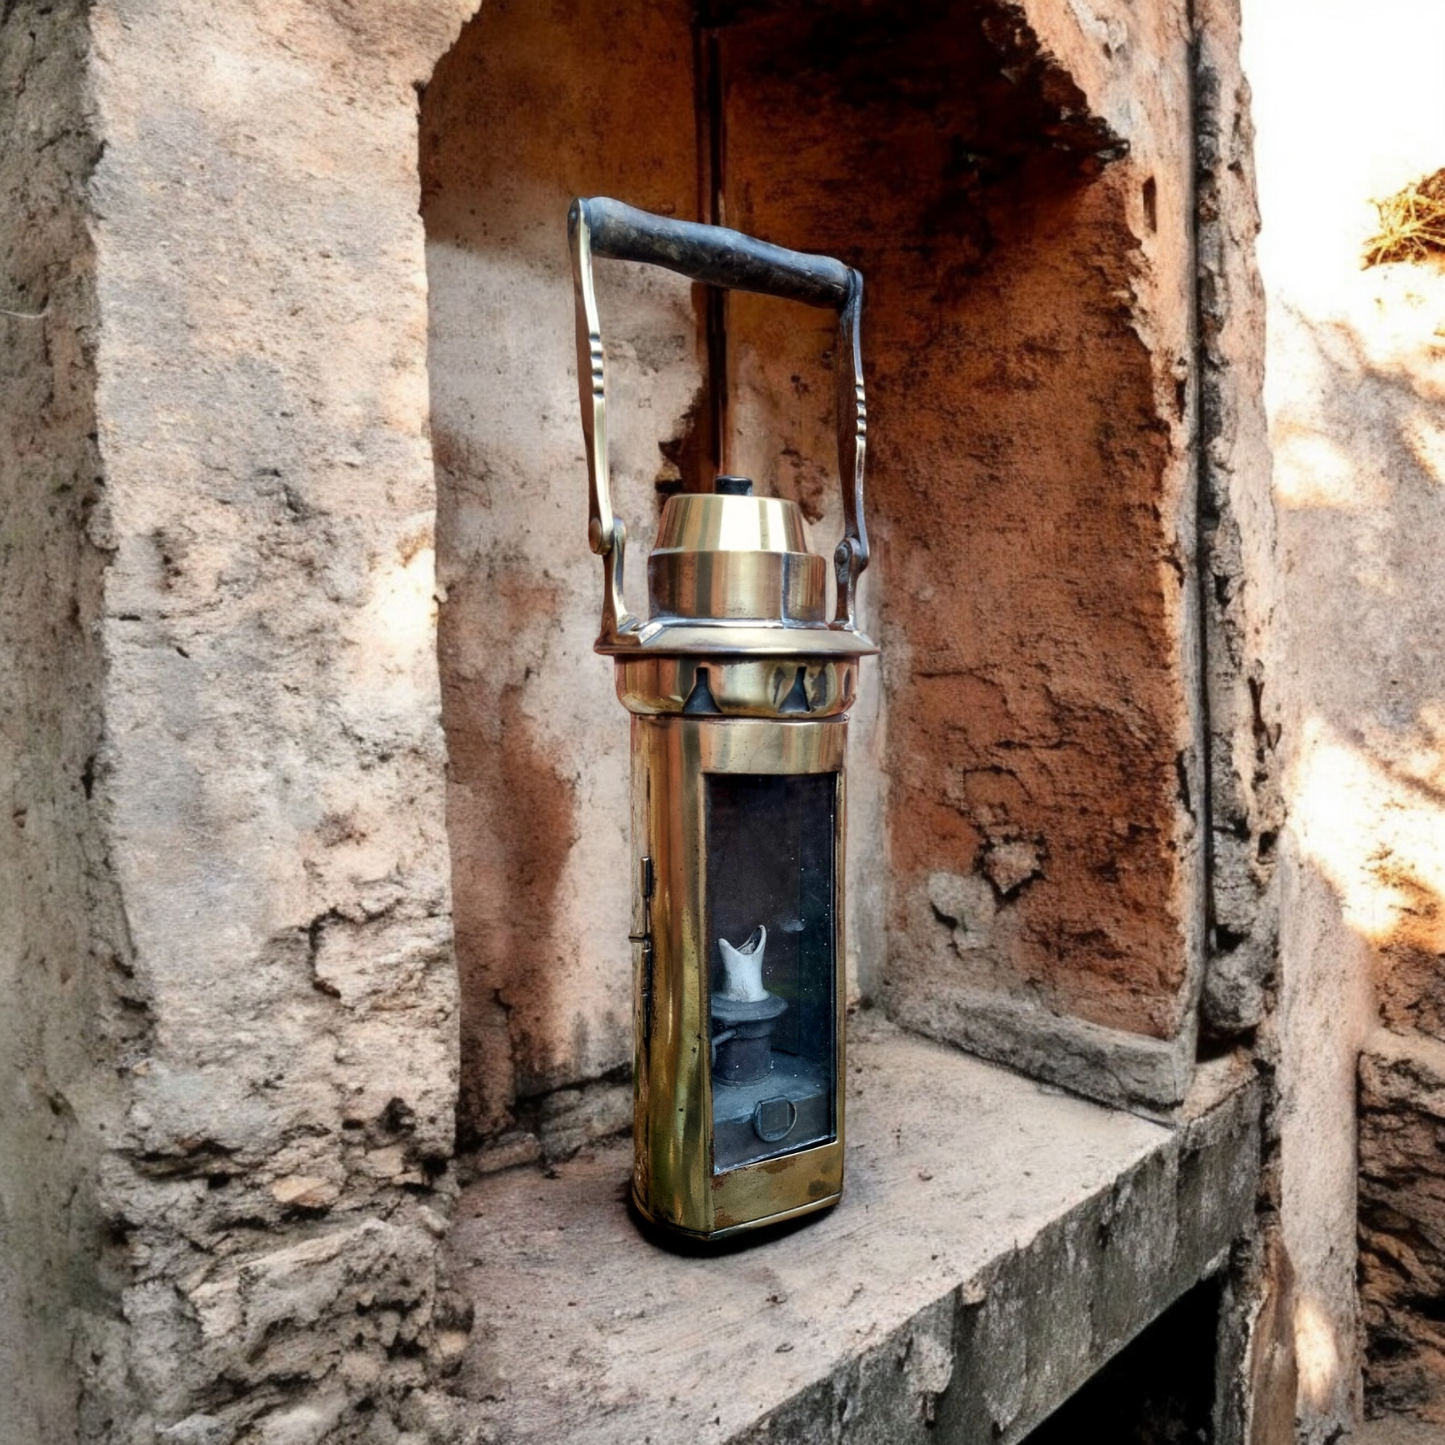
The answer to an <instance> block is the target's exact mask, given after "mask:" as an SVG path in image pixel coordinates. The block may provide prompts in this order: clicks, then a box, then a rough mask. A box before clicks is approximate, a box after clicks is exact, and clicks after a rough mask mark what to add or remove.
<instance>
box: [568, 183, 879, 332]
mask: <svg viewBox="0 0 1445 1445" xmlns="http://www.w3.org/2000/svg"><path fill="white" fill-rule="evenodd" d="M572 210H573V215H572V217H571V218H569V219H571V220H572V222H573V224H574V225H575V224H576V217H577V215H578V213H579V212H580V213H581V214H582V215H585V217H586V219H587V225H588V229H589V230H590V231H591V234H592V253H593V255H596V256H610V257H611V258H612V259H613V260H614V261H648V262H650V263H651V264H652V265H654V266H664V267H666V268H667V269H668V270H669V271H680V272H681V273H682V274H683V275H684V276H688V277H691V278H692V280H694V281H701V282H703V283H704V284H705V285H708V286H726V287H728V288H729V289H730V290H733V291H755V292H757V293H758V294H759V295H762V296H778V297H781V298H782V299H784V300H786V301H802V302H804V303H806V304H807V305H809V306H829V307H832V308H833V309H834V310H835V311H840V310H842V308H843V306H844V304H845V303H846V302H847V300H848V295H849V290H850V284H851V283H850V280H849V277H850V274H851V273H850V272H849V269H848V267H846V266H845V265H844V264H843V263H842V262H841V261H835V260H833V259H832V258H831V257H829V256H810V255H808V254H807V253H806V252H804V251H789V250H788V249H787V248H786V247H784V246H774V245H772V244H770V243H769V242H767V241H757V240H754V239H753V237H751V236H745V235H743V233H742V232H741V231H730V230H728V229H727V227H725V226H704V225H701V224H699V223H698V222H696V221H673V220H669V219H668V218H667V217H666V216H654V215H653V214H652V213H651V212H650V211H639V210H638V209H637V208H636V207H635V206H627V205H624V204H623V203H622V202H621V201H613V200H609V199H608V198H607V197H606V196H594V197H593V198H592V199H591V200H577V201H574V202H573V206H572Z"/></svg>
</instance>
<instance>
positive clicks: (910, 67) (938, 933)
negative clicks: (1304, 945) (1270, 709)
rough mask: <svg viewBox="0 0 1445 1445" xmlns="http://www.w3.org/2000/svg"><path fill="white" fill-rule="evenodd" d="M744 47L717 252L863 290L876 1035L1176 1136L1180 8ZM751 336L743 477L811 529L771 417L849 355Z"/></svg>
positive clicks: (796, 12) (1044, 13)
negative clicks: (880, 828) (1010, 1066)
mask: <svg viewBox="0 0 1445 1445" xmlns="http://www.w3.org/2000/svg"><path fill="white" fill-rule="evenodd" d="M733 19H736V23H735V24H734V23H732V20H733ZM724 20H725V22H726V23H724V24H723V26H722V28H721V29H720V30H719V45H720V55H721V63H722V67H723V75H724V83H725V87H726V90H725V93H726V95H727V97H728V100H729V104H730V107H731V109H730V112H729V121H728V126H727V131H726V148H725V154H724V161H723V165H724V178H725V184H724V192H725V195H726V197H727V198H728V202H729V210H728V219H729V220H730V221H731V222H733V223H735V224H739V225H742V226H743V227H745V228H749V229H753V230H756V231H758V232H760V233H762V234H766V235H769V236H772V237H775V238H777V239H778V240H780V241H783V242H785V243H787V244H792V245H804V244H808V245H821V246H822V247H823V248H824V249H826V250H829V251H832V252H835V253H837V254H840V255H843V256H846V257H848V258H849V259H850V260H854V261H856V262H857V263H858V264H859V265H860V266H861V268H862V269H863V271H864V273H865V275H866V277H867V278H868V288H869V289H868V299H867V304H866V314H867V323H866V344H867V346H868V349H869V354H870V355H871V356H872V357H874V358H875V359H874V363H873V368H872V376H871V380H870V418H869V421H870V443H869V444H870V467H871V481H870V496H871V508H872V510H871V522H870V526H871V529H872V537H873V541H874V547H875V563H874V568H875V570H874V572H872V573H870V585H871V586H872V587H873V588H874V589H875V594H874V595H875V598H876V603H875V605H876V607H877V610H878V615H879V617H880V640H881V642H882V644H883V647H884V657H883V671H884V680H885V698H886V714H887V733H886V738H887V741H886V747H885V749H884V756H885V758H886V767H887V778H888V786H887V813H886V817H887V825H888V849H889V852H888V859H889V865H890V878H889V885H888V895H889V896H888V900H887V901H888V923H889V938H888V945H887V947H888V962H887V967H886V972H885V974H884V978H883V988H882V998H883V1000H884V1002H885V1006H886V1007H887V1008H888V1009H889V1010H890V1012H891V1013H892V1014H893V1015H894V1016H895V1017H897V1018H899V1019H901V1020H903V1021H904V1022H906V1023H908V1024H909V1025H910V1026H913V1027H917V1028H921V1029H923V1030H925V1031H927V1032H929V1033H932V1034H935V1035H936V1036H939V1037H943V1038H949V1039H952V1040H954V1041H956V1042H960V1043H963V1044H965V1045H966V1046H967V1047H969V1048H973V1049H976V1050H979V1051H981V1052H983V1053H985V1054H987V1055H989V1056H991V1057H995V1058H1003V1059H1008V1060H1010V1061H1012V1062H1015V1063H1018V1064H1021V1065H1022V1066H1023V1067H1026V1068H1028V1069H1030V1070H1031V1071H1037V1072H1040V1073H1042V1074H1044V1075H1045V1076H1048V1077H1053V1078H1056V1079H1059V1080H1060V1081H1062V1082H1066V1083H1068V1084H1069V1085H1070V1086H1071V1087H1075V1088H1079V1089H1082V1090H1083V1091H1085V1092H1091V1093H1094V1094H1095V1095H1097V1096H1100V1097H1105V1098H1113V1099H1128V1100H1131V1101H1134V1102H1147V1103H1150V1104H1153V1105H1156V1106H1158V1105H1168V1104H1172V1103H1175V1102H1177V1100H1178V1099H1179V1098H1180V1097H1181V1096H1182V1093H1183V1090H1184V1088H1185V1085H1186V1083H1187V1079H1188V1074H1189V1069H1190V1067H1191V1065H1192V1059H1193V1043H1194V1033H1193V1030H1194V1020H1195V1014H1194V1002H1195V998H1196V996H1197V989H1198V986H1199V981H1200V973H1201V964H1202V958H1203V938H1202V926H1201V925H1202V918H1203V898H1202V894H1201V888H1200V879H1201V874H1200V859H1201V852H1200V843H1201V839H1200V835H1199V832H1198V830H1197V827H1196V822H1195V810H1196V809H1197V807H1198V804H1199V799H1200V796H1201V788H1202V762H1201V749H1200V742H1201V738H1200V736H1199V731H1198V730H1199V727H1200V718H1199V715H1198V713H1197V710H1196V709H1195V708H1194V706H1193V704H1192V702H1191V698H1192V697H1193V694H1194V689H1195V687H1196V686H1197V676H1198V642H1197V633H1196V624H1195V611H1196V596H1195V590H1194V585H1195V584H1194V576H1193V570H1192V569H1193V536H1194V491H1193V477H1192V466H1191V461H1190V453H1189V441H1190V436H1191V426H1192V416H1193V403H1192V396H1193V381H1194V374H1193V357H1192V336H1191V308H1190V307H1189V305H1188V304H1187V302H1182V301H1181V296H1182V297H1188V296H1189V295H1190V294H1191V293H1192V287H1193V260H1192V251H1191V245H1190V225H1189V217H1190V207H1191V197H1192V166H1191V153H1192V143H1191V132H1190V112H1189V101H1188V69H1189V67H1188V41H1189V36H1188V33H1187V30H1186V27H1185V16H1184V8H1183V7H1182V6H1179V7H1174V6H1169V5H1163V6H1152V7H1149V8H1148V9H1147V10H1142V9H1136V8H1130V7H1095V8H1092V9H1090V8H1085V7H1074V9H1073V10H1072V11H1070V12H1068V13H1065V12H1063V11H1062V10H1061V9H1060V8H1059V7H1052V6H1038V7H1033V6H1022V7H1017V6H993V5H968V6H965V5H958V4H954V5H943V4H937V5H928V6H922V7H911V8H910V9H909V10H908V12H907V13H906V15H905V14H902V13H898V12H890V13H889V14H887V15H886V16H885V15H882V14H872V15H870V16H868V17H867V18H866V19H863V20H858V19H856V18H855V19H852V20H850V22H849V23H847V24H839V23H837V22H836V21H834V20H833V19H832V18H831V17H829V16H828V15H827V14H826V12H825V11H821V10H818V9H813V8H809V7H801V8H792V9H789V8H786V7H773V6H767V7H749V8H748V9H746V10H744V11H742V12H740V15H739V16H738V17H730V16H729V15H725V16H724ZM781 135H786V136H788V137H789V144H788V145H787V146H786V147H779V146H778V145H777V137H778V136H781ZM729 337H730V342H733V343H734V344H735V345H736V347H737V349H738V350H739V352H740V353H741V354H742V355H743V357H744V362H743V365H742V367H741V368H740V371H741V380H740V383H739V388H738V389H739V391H740V392H741V394H742V396H743V399H744V401H745V402H746V403H747V405H746V406H745V407H741V408H740V412H741V422H740V432H741V435H740V437H739V449H740V450H741V451H743V452H744V453H747V452H752V453H754V454H755V453H757V451H758V450H759V445H758V442H757V437H758V435H759V434H760V435H762V436H763V437H768V436H776V435H782V436H783V437H784V438H785V439H786V445H785V447H784V450H783V457H784V464H783V465H782V466H778V465H777V464H774V472H775V474H776V475H777V476H778V478H779V484H780V485H781V486H783V487H784V488H786V489H788V490H790V491H792V492H793V493H794V494H796V495H798V496H799V497H800V499H801V500H802V501H803V503H804V505H805V506H807V505H809V503H810V502H813V501H814V499H816V498H817V497H818V496H819V495H820V494H821V491H822V488H821V484H820V480H819V478H818V477H817V476H816V475H815V471H814V469H813V468H812V467H811V466H810V465H809V463H808V462H807V460H806V459H808V458H811V457H814V456H818V455H820V454H822V455H826V443H825V441H824V439H823V438H824V436H825V435H826V434H825V433H824V432H823V429H822V427H820V426H819V425H818V424H817V423H816V422H814V421H813V419H812V408H811V407H809V406H807V405H800V404H799V403H798V402H794V401H791V400H789V401H787V402H786V403H785V404H783V405H777V404H774V405H773V406H772V407H771V408H767V407H765V406H764V405H763V404H762V402H761V398H763V397H766V396H777V395H778V394H779V392H780V391H782V392H783V393H784V394H786V385H787V383H788V382H790V381H791V383H792V384H793V386H794V389H795V390H797V391H798V392H799V396H800V400H801V401H802V402H803V403H806V402H807V401H808V400H809V397H808V395H807V388H808V387H809V386H811V385H814V384H815V383H813V381H812V377H813V376H814V375H815V374H816V371H817V361H818V357H819V356H820V355H823V354H826V352H827V349H828V347H829V346H830V345H831V337H830V336H829V334H828V332H827V329H826V322H823V323H819V324H815V325H814V326H813V327H812V328H810V329H809V331H807V332H803V333H801V334H800V335H797V336H795V337H794V338H793V339H791V340H790V338H789V337H788V336H787V335H785V334H784V332H783V329H782V326H781V325H780V324H779V323H778V322H777V321H775V320H774V319H772V313H771V312H766V313H765V311H764V309H763V308H762V307H760V306H759V305H758V304H757V303H755V302H752V301H748V300H741V301H739V302H737V303H735V304H734V305H733V306H732V307H731V309H730V319H729ZM780 383H781V385H780Z"/></svg>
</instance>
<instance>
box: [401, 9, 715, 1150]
mask: <svg viewBox="0 0 1445 1445" xmlns="http://www.w3.org/2000/svg"><path fill="white" fill-rule="evenodd" d="M633 12H634V13H631V14H630V15H629V16H628V17H627V20H626V23H619V20H618V16H617V13H616V6H615V5H611V4H600V3H584V4H574V3H562V0H557V3H549V4H542V5H536V4H528V3H521V0H496V3H489V4H488V5H487V6H486V7H485V9H484V10H483V11H482V13H481V14H480V15H479V16H478V17H477V19H476V20H474V21H473V22H472V24H471V25H469V26H468V27H467V29H466V30H465V31H464V33H463V35H462V37H461V39H460V40H459V42H458V44H457V45H456V47H455V48H454V49H453V50H452V51H451V52H450V54H449V55H448V56H447V57H446V59H445V61H444V62H443V63H442V65H441V66H440V67H439V68H438V70H437V73H436V75H435V77H434V78H433V80H432V82H431V84H430V85H429V86H428V89H427V93H426V97H425V102H424V105H423V117H422V170H423V191H424V211H425V216H426V225H427V236H428V245H427V268H428V273H429V278H430V283H431V302H430V310H431V334H430V347H431V363H430V365H431V391H432V426H433V437H434V444H435V448H436V456H437V474H438V483H439V487H440V495H439V498H438V502H439V515H438V541H439V554H438V566H439V573H440V578H441V581H442V583H443V586H444V588H445V595H446V602H445V605H444V607H443V610H442V616H441V666H442V685H443V689H444V701H445V716H446V726H447V737H448V749H449V755H450V760H451V785H450V792H449V800H448V807H449V828H450V834H451V839H452V847H453V870H454V875H453V876H454V888H455V896H456V919H457V952H458V961H459V966H460V970H461V979H462V998H463V1034H462V1038H463V1129H464V1133H465V1134H466V1135H467V1136H468V1137H476V1136H478V1135H495V1134H496V1133H497V1132H498V1131H500V1130H504V1129H506V1128H508V1127H509V1126H510V1125H512V1124H514V1123H516V1122H518V1116H517V1115H516V1113H515V1111H514V1108H513V1106H514V1104H515V1103H516V1101H517V1100H518V1098H519V1097H523V1098H525V1097H526V1096H528V1095H536V1094H539V1093H541V1092H543V1091H547V1090H553V1089H556V1088H558V1087H560V1086H564V1085H570V1084H574V1083H576V1082H577V1081H579V1080H584V1079H587V1078H589V1077H595V1076H596V1075H599V1074H602V1073H604V1072H606V1071H609V1070H613V1069H616V1068H618V1067H619V1066H624V1065H625V1064H626V1062H627V1061H628V1059H629V1058H630V1056H631V1049H632V998H631V994H632V964H631V945H630V944H629V943H628V942H627V934H628V929H629V917H630V912H629V910H630V908H631V897H630V894H629V887H630V882H631V879H632V877H633V869H632V866H631V864H630V862H629V859H630V854H631V844H630V842H629V838H628V827H629V822H630V819H631V806H630V804H629V802H628V788H629V762H628V756H629V753H628V746H629V744H628V739H629V727H628V717H627V714H626V712H625V711H624V710H623V708H622V707H621V705H620V704H619V703H618V701H617V697H616V694H615V692H614V690H613V666H612V663H611V661H610V660H609V659H607V658H602V657H598V656H596V655H595V654H594V653H593V651H592V643H593V641H594V639H595V638H596V636H597V629H598V625H599V623H598V618H599V606H600V599H601V595H602V575H601V567H600V565H599V563H598V562H597V559H596V558H595V557H593V555H592V553H591V552H590V551H589V550H588V547H587V469H586V464H585V461H584V458H583V453H582V432H581V424H580V419H579V415H578V408H577V381H576V353H575V349H574V341H573V303H572V279H571V267H570V264H569V261H568V255H567V235H566V217H567V206H568V204H569V202H570V201H571V199H572V197H574V196H578V195H584V196H585V195H614V196H618V197H620V198H622V199H624V200H627V201H629V202H631V203H632V204H634V205H638V206H642V207H645V208H647V209H650V210H657V211H661V212H664V213H667V214H673V215H678V216H683V217H692V216H693V215H695V214H696V211H695V207H696V197H697V161H696V141H695V120H694V105H693V62H692V31H691V25H690V10H689V7H688V6H687V5H686V4H684V3H681V0H646V3H642V4H639V5H637V6H635V7H633ZM597 278H598V286H599V300H600V305H601V307H602V314H603V318H604V319H603V326H604V339H605V342H606V345H607V359H608V388H609V393H610V394H609V406H608V427H609V432H610V435H611V456H612V462H613V486H614V506H615V507H616V509H617V511H618V513H619V515H621V516H622V517H623V519H624V520H625V521H626V522H627V524H628V528H629V542H630V557H629V565H628V568H627V580H628V583H629V601H630V604H631V606H632V607H633V608H634V610H638V611H645V610H646V606H647V597H646V585H647V573H646V569H645V566H644V559H645V557H646V552H647V548H648V547H649V546H650V544H651V540H652V535H653V533H654V531H655V529H656V523H657V517H658V513H659V510H660V498H659V496H658V493H657V491H656V488H655V486H654V483H655V482H656V481H657V480H658V479H659V478H662V477H667V476H675V475H676V474H677V467H676V465H675V464H674V463H673V462H672V461H670V460H669V457H668V456H667V455H666V453H665V451H664V450H663V448H668V449H670V450H674V451H675V450H676V446H677V444H678V443H679V442H680V441H681V442H683V443H684V445H685V443H686V438H687V435H688V432H689V429H690V428H691V426H692V425H693V424H694V421H695V413H694V409H695V407H696V404H697V401H698V396H699V391H700V388H701V385H702V377H701V371H700V367H699V353H700V339H699V328H698V320H697V316H696V315H695V312H694V302H693V294H692V288H691V287H690V286H689V285H688V283H687V282H685V281H684V280H682V278H680V277H676V276H673V275H672V274H671V273H669V272H665V271H660V270H658V269H657V268H655V267H639V266H632V265H618V264H617V263H615V262H606V261H602V262H599V263H598V265H597ZM690 413H694V414H690ZM707 480H708V481H709V482H710V480H711V479H710V478H708V479H707Z"/></svg>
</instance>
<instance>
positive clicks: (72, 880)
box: [0, 4, 136, 1445]
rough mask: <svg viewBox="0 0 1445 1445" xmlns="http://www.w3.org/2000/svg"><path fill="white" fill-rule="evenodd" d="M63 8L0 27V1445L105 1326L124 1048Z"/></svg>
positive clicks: (45, 1426)
mask: <svg viewBox="0 0 1445 1445" xmlns="http://www.w3.org/2000/svg"><path fill="white" fill-rule="evenodd" d="M85 38H86V37H85V28H84V23H83V12H82V7H81V6H79V5H45V4H18V5H13V6H8V7H6V9H5V11H4V19H3V22H0V613H3V617H4V626H3V627H0V674H3V678H4V685H3V687H0V786H3V789H4V800H3V807H0V820H3V821H0V917H3V918H4V920H5V923H4V927H3V928H0V995H3V997H4V1000H5V1003H4V1006H3V1008H0V1060H3V1063H4V1070H5V1072H4V1079H3V1090H4V1092H3V1096H0V1097H3V1104H0V1437H3V1438H4V1439H5V1440H6V1441H14V1442H16V1445H40V1442H49V1441H57V1442H62V1441H69V1440H73V1439H74V1438H75V1436H76V1432H77V1428H78V1418H79V1414H80V1412H81V1410H82V1408H83V1402H82V1398H81V1392H80V1390H79V1389H78V1387H77V1382H76V1380H75V1369H76V1365H75V1360H76V1345H77V1335H78V1334H80V1333H86V1334H90V1333H94V1334H97V1335H103V1334H104V1332H105V1322H106V1320H107V1318H108V1317H113V1316H114V1314H115V1311H116V1292H117V1286H118V1284H119V1279H120V1276H119V1273H118V1270H117V1266H118V1263H119V1261H118V1258H117V1251H116V1249H115V1247H114V1241H113V1239H112V1238H111V1236H110V1234H109V1231H108V1228H107V1222H106V1221H105V1220H104V1219H103V1218H101V1217H100V1215H99V1212H98V1208H97V1203H96V1200H95V1198H94V1192H93V1188H92V1187H91V1185H92V1181H93V1179H94V1176H95V1173H96V1171H97V1169H98V1168H99V1166H100V1162H101V1159H102V1157H103V1151H104V1149H105V1146H106V1141H107V1139H108V1138H113V1137H115V1134H116V1131H117V1128H118V1124H119V1120H120V1118H121V1111H122V1107H123V1095H124V1086H123V1084H122V1083H121V1082H120V1081H119V1079H118V1077H117V1075H116V1073H115V1071H114V1069H113V1068H108V1067H107V1065H108V1064H113V1062H114V1061H115V1060H116V1059H117V1057H118V1056H119V1054H120V1052H121V1050H122V1049H123V1048H124V1047H125V1044H126V1041H127V1039H128V1038H129V1037H131V1036H133V1034H134V1033H135V1031H136V1030H135V1025H134V1024H133V1022H132V1018H131V1012H130V1010H129V1008H128V1007H127V1001H128V1000H129V999H130V998H132V997H133V996H134V986H133V983H132V980H131V977H130V959H129V955H128V948H127V940H126V936H125V925H124V918H123V916H122V914H121V912H120V909H119V908H118V906H117V899H116V894H115V889H114V885H113V879H112V878H111V876H110V873H109V869H108V866H107V863H108V843H107V838H106V833H105V829H104V825H103V818H102V815H101V806H102V801H103V792H102V791H101V790H100V788H99V786H98V777H97V773H98V764H97V755H98V752H99V749H100V746H101V740H102V726H101V697H102V687H103V678H104V661H103V650H102V645H101V639H100V637H99V635H98V633H97V630H96V627H95V622H96V619H97V617H98V616H99V612H100V606H101V602H100V598H101V588H102V579H103V573H104V569H105V566H106V563H107V561H108V559H109V556H110V553H111V547H112V542H111V539H110V535H109V529H108V526H107V524H106V521H105V517H104V505H105V502H104V499H105V490H104V486H103V483H102V478H101V474H100V467H99V463H98V458H97V455H96V445H95V431H96V422H95V344H96V333H95V321H96V306H95V256H94V251H93V249H92V246H91V242H90V235H89V232H88V229H87V207H86V185H87V181H88V178H89V175H90V172H91V168H92V166H93V165H94V163H95V159H96V155H97V151H98V141H97V132H96V129H95V126H94V116H93V114H92V113H91V112H90V109H89V107H88V105H87V103H86V69H85V59H86V45H85Z"/></svg>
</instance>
